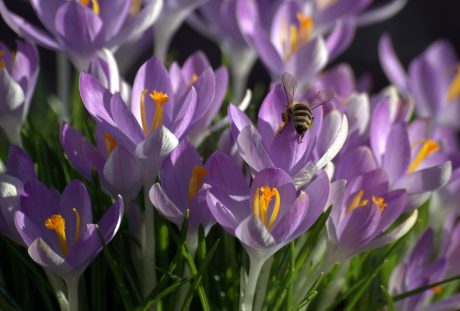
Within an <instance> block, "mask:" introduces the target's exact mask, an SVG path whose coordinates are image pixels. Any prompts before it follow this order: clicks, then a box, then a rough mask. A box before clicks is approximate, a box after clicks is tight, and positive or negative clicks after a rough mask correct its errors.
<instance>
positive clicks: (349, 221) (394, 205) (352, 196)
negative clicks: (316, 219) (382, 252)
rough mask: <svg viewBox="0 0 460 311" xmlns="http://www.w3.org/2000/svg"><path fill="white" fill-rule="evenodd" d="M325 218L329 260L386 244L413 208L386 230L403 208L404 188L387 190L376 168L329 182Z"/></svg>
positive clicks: (403, 227)
mask: <svg viewBox="0 0 460 311" xmlns="http://www.w3.org/2000/svg"><path fill="white" fill-rule="evenodd" d="M331 193H332V194H333V196H332V197H331V200H330V203H331V204H332V205H333V209H332V212H331V216H330V218H329V219H328V222H327V232H328V237H329V242H330V244H331V245H330V250H331V252H332V253H330V258H331V260H338V261H342V260H345V259H347V258H349V257H350V256H352V255H354V254H356V253H358V252H362V251H364V250H369V249H373V248H376V247H381V246H383V245H386V244H388V243H390V242H392V241H394V240H396V239H397V238H399V237H401V236H402V235H404V234H405V233H406V232H407V231H408V230H409V229H410V228H411V227H412V226H413V225H414V224H415V220H416V218H417V211H415V212H414V213H413V214H412V216H411V217H409V218H408V219H407V220H406V221H405V222H404V223H403V224H401V225H400V226H398V227H397V228H395V229H393V230H392V231H389V232H386V231H387V229H388V228H389V227H390V226H391V225H392V224H393V223H394V222H395V221H396V219H398V218H399V216H401V215H402V213H403V212H404V210H405V208H406V203H407V194H406V191H405V190H394V191H392V190H390V188H389V182H388V177H387V175H386V174H385V172H384V171H383V170H380V169H377V170H374V171H371V172H368V173H365V174H363V175H360V176H358V177H357V178H355V179H353V180H350V181H348V182H346V181H344V180H341V181H336V182H334V183H333V186H332V189H331Z"/></svg>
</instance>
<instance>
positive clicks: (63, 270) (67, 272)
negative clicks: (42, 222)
mask: <svg viewBox="0 0 460 311" xmlns="http://www.w3.org/2000/svg"><path fill="white" fill-rule="evenodd" d="M28 253H29V255H30V257H32V259H33V260H34V261H35V262H36V263H38V264H39V265H41V266H42V267H45V268H48V269H50V270H51V271H53V272H55V273H56V274H57V275H59V276H61V277H63V278H66V277H70V276H71V275H72V274H74V273H77V272H78V271H77V270H76V269H75V268H74V267H72V266H70V265H69V264H68V263H67V262H66V260H65V259H64V258H63V257H62V256H61V255H59V254H57V253H56V252H55V251H54V250H53V249H52V248H51V247H50V246H49V245H48V244H47V243H46V242H45V241H44V240H42V239H41V238H38V239H36V240H35V241H34V242H33V243H31V244H30V246H29V248H28Z"/></svg>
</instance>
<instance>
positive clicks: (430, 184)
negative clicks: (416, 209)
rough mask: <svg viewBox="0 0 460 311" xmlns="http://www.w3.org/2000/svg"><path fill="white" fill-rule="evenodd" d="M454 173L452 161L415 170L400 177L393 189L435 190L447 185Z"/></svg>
mask: <svg viewBox="0 0 460 311" xmlns="http://www.w3.org/2000/svg"><path fill="white" fill-rule="evenodd" d="M451 175H452V164H451V163H450V161H448V162H446V163H443V164H440V165H436V166H433V167H430V168H426V169H423V170H418V171H415V172H413V173H411V174H409V175H405V176H403V177H402V178H400V179H399V180H398V181H397V182H396V183H395V184H394V186H393V187H392V188H393V189H406V190H407V193H408V194H419V193H424V192H427V191H433V190H436V189H438V188H441V187H442V186H444V185H446V184H447V182H448V181H449V180H450V177H451Z"/></svg>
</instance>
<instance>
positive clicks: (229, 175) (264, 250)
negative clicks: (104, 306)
mask: <svg viewBox="0 0 460 311" xmlns="http://www.w3.org/2000/svg"><path fill="white" fill-rule="evenodd" d="M208 167H209V170H208V182H209V184H210V187H211V188H210V189H209V191H208V194H207V203H208V206H209V210H210V211H211V213H212V215H213V216H214V218H215V219H216V221H217V222H218V223H219V224H220V225H221V226H222V227H223V228H224V229H225V230H226V231H227V232H228V233H230V234H231V235H233V236H236V237H237V238H238V239H239V240H240V241H241V242H242V243H243V245H244V247H245V248H246V250H247V251H248V253H250V254H252V255H254V256H257V257H258V258H264V259H266V258H268V257H269V256H271V255H273V254H274V253H275V252H276V251H277V250H278V249H280V248H281V247H283V246H284V245H286V244H287V243H289V242H290V241H291V240H293V239H295V238H297V237H298V236H299V235H301V234H302V233H304V232H305V231H306V230H307V229H308V228H309V227H310V226H311V225H313V224H314V223H315V221H316V219H317V218H318V217H319V215H320V214H321V213H322V211H323V210H324V208H325V204H326V201H327V196H328V193H329V180H328V178H327V176H326V174H324V173H322V174H320V175H318V176H317V177H316V178H315V179H314V180H313V181H312V182H311V183H309V184H307V185H306V186H304V187H303V188H302V189H301V190H300V192H297V190H296V188H295V186H294V183H293V181H292V178H291V177H290V176H289V175H288V174H286V173H285V172H284V171H283V170H281V169H278V168H268V169H263V170H261V171H260V172H258V173H257V174H256V175H255V178H254V180H253V182H252V183H251V185H248V182H247V181H246V179H245V177H244V176H243V174H242V173H241V171H240V169H239V168H238V166H237V165H236V164H235V163H234V162H233V161H232V160H231V159H230V158H229V157H228V156H226V155H225V154H223V153H221V152H216V153H215V154H214V155H213V156H211V158H210V159H209V160H208Z"/></svg>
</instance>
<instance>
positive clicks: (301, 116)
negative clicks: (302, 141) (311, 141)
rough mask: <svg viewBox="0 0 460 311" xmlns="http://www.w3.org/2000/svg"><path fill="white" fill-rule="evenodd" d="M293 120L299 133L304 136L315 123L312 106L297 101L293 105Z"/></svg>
mask: <svg viewBox="0 0 460 311" xmlns="http://www.w3.org/2000/svg"><path fill="white" fill-rule="evenodd" d="M292 121H293V123H294V127H295V130H296V132H297V134H299V135H301V136H303V135H304V134H305V132H306V131H307V130H308V129H310V128H311V126H312V123H313V114H312V112H311V109H310V107H309V106H308V105H306V104H304V103H301V102H296V103H295V104H294V105H293V107H292Z"/></svg>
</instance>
